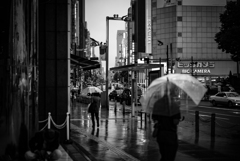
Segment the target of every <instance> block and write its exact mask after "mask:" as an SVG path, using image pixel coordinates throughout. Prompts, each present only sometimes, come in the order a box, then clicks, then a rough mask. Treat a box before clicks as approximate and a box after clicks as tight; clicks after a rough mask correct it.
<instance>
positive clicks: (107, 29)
mask: <svg viewBox="0 0 240 161" xmlns="http://www.w3.org/2000/svg"><path fill="white" fill-rule="evenodd" d="M106 38H107V40H106V45H107V50H106V84H105V90H106V96H105V97H106V104H105V105H106V108H107V110H109V102H108V101H109V100H108V53H109V17H108V16H107V17H106Z"/></svg>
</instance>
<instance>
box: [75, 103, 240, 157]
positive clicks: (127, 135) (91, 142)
mask: <svg viewBox="0 0 240 161" xmlns="http://www.w3.org/2000/svg"><path fill="white" fill-rule="evenodd" d="M71 118H72V119H71V139H72V140H73V141H74V142H75V143H77V144H79V146H82V147H83V148H84V149H85V150H86V151H87V152H88V153H89V155H90V156H92V157H93V158H95V159H97V160H104V161H115V160H133V161H134V160H136V161H137V160H141V161H148V160H152V161H154V160H159V159H160V154H159V150H158V145H157V142H156V141H155V139H154V138H152V137H151V133H152V123H151V122H149V120H147V121H146V122H145V120H143V121H141V119H140V117H131V114H130V113H126V114H125V115H123V114H122V111H121V110H120V108H118V110H117V113H116V114H115V113H114V107H113V106H110V110H109V112H107V111H106V110H104V109H102V110H101V113H100V119H101V121H100V128H96V129H93V128H92V126H91V120H90V118H89V116H88V113H87V106H86V105H84V104H78V105H77V106H76V107H74V108H73V109H72V116H71ZM238 143H239V142H235V143H234V142H229V140H228V141H226V139H221V138H216V139H211V138H210V136H207V135H204V134H201V135H200V136H197V135H195V132H194V128H193V125H192V124H191V123H188V122H182V123H180V126H179V150H178V154H177V158H176V161H180V160H185V161H189V160H192V161H194V160H198V159H201V160H207V159H211V160H212V159H214V160H220V159H226V158H228V159H229V156H234V157H233V158H234V159H232V160H238V159H239V154H238V153H236V151H237V150H239V144H238ZM237 145H238V146H237ZM225 147H226V148H228V149H226V148H225ZM196 158H197V159H196Z"/></svg>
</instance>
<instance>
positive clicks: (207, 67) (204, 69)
mask: <svg viewBox="0 0 240 161" xmlns="http://www.w3.org/2000/svg"><path fill="white" fill-rule="evenodd" d="M214 67H215V63H214V62H196V63H195V64H193V66H192V63H191V62H187V63H183V62H178V68H184V69H182V70H181V73H192V69H193V73H199V74H210V73H211V68H214Z"/></svg>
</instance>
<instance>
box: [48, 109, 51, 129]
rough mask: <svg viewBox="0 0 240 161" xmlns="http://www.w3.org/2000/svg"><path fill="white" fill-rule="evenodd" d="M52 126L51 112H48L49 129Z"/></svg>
mask: <svg viewBox="0 0 240 161" xmlns="http://www.w3.org/2000/svg"><path fill="white" fill-rule="evenodd" d="M50 128H51V112H48V129H50Z"/></svg>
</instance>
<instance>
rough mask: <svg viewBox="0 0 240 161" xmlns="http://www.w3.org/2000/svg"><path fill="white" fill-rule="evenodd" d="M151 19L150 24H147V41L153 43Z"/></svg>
mask: <svg viewBox="0 0 240 161" xmlns="http://www.w3.org/2000/svg"><path fill="white" fill-rule="evenodd" d="M151 25H152V24H151V19H149V20H148V26H147V42H148V43H149V44H151V41H152V37H151Z"/></svg>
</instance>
